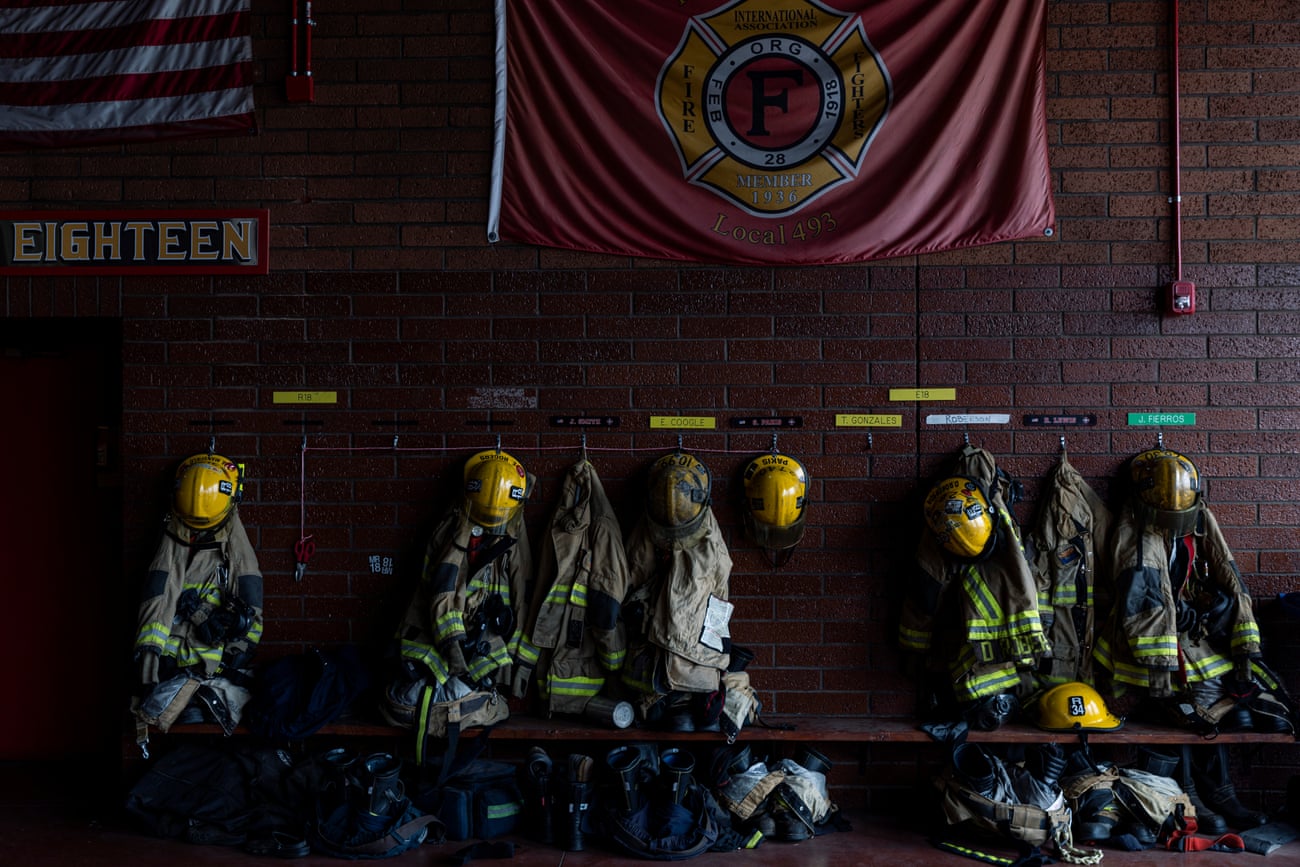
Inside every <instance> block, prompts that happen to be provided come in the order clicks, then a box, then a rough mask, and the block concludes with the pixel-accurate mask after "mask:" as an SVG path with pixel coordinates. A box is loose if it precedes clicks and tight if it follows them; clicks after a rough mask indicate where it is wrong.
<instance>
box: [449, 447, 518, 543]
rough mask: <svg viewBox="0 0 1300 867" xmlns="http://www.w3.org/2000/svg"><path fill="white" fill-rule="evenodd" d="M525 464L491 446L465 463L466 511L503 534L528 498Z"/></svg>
mask: <svg viewBox="0 0 1300 867" xmlns="http://www.w3.org/2000/svg"><path fill="white" fill-rule="evenodd" d="M528 493H529V491H528V473H527V472H526V471H525V470H524V465H523V464H521V463H519V461H517V460H515V459H514V458H513V457H511V456H510V455H509V454H508V453H506V452H503V451H500V450H499V449H488V450H486V451H481V452H479V453H478V454H476V455H473V456H471V457H470V459H469V460H467V461H466V462H465V512H466V513H467V514H468V515H469V519H470V520H471V521H473V522H474V523H475V524H478V525H479V526H480V527H482V528H483V529H485V530H488V531H491V532H496V533H504V532H505V525H506V524H508V523H509V522H510V519H511V518H513V517H515V515H517V514H519V510H520V509H522V508H523V507H524V501H525V500H527V499H528Z"/></svg>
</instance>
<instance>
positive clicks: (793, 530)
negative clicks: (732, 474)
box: [743, 453, 808, 551]
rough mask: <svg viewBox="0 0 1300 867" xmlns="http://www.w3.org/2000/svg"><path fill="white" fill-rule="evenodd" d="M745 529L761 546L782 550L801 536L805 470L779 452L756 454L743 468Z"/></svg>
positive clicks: (772, 549) (804, 504)
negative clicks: (757, 455)
mask: <svg viewBox="0 0 1300 867" xmlns="http://www.w3.org/2000/svg"><path fill="white" fill-rule="evenodd" d="M744 483H745V503H744V510H743V512H744V515H743V516H744V521H745V531H746V533H747V534H748V535H749V537H750V539H751V540H753V542H754V543H755V544H757V545H758V546H759V547H761V548H765V549H767V550H769V551H785V550H787V549H790V548H793V547H794V546H796V545H798V544H799V540H800V539H802V538H803V530H804V510H805V508H806V506H807V503H808V473H807V471H806V470H805V469H804V466H803V464H801V463H799V461H797V460H795V459H794V458H792V457H790V456H789V455H782V454H775V453H773V454H768V455H760V456H759V457H756V458H754V459H753V460H752V461H750V462H749V464H747V465H746V467H745V472H744Z"/></svg>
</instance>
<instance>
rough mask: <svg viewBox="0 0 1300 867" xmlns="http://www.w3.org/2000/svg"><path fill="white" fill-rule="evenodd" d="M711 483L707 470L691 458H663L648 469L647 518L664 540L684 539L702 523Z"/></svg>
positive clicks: (678, 453)
mask: <svg viewBox="0 0 1300 867" xmlns="http://www.w3.org/2000/svg"><path fill="white" fill-rule="evenodd" d="M712 483H713V479H712V476H711V475H710V473H709V470H708V467H706V466H704V464H702V463H700V462H699V461H698V460H696V458H695V457H694V456H693V455H688V454H684V453H682V452H676V453H674V454H671V455H664V456H663V457H662V458H660V459H659V460H657V461H655V462H654V466H652V467H651V468H650V478H649V485H648V490H647V491H646V514H647V516H648V517H649V518H650V520H651V522H652V523H653V524H654V525H655V527H656V529H657V530H658V531H659V532H660V533H662V534H663V535H664V536H665V537H667V538H673V539H683V538H686V537H687V536H689V535H691V534H692V533H694V532H695V531H696V530H697V529H699V527H700V525H701V524H703V523H704V516H705V514H706V513H707V512H708V511H709V503H710V496H711V495H710V490H711V488H712Z"/></svg>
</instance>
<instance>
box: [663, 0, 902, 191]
mask: <svg viewBox="0 0 1300 867" xmlns="http://www.w3.org/2000/svg"><path fill="white" fill-rule="evenodd" d="M814 85H815V86H814ZM658 99H659V117H660V120H661V121H662V122H663V125H664V127H665V128H666V129H667V130H668V133H669V135H671V136H672V139H673V143H674V145H675V146H676V148H677V154H678V157H679V158H680V160H681V164H682V174H683V176H684V177H685V178H686V180H687V181H688V182H689V183H692V184H695V185H697V186H700V187H704V188H707V189H711V190H713V191H714V192H716V193H717V194H718V195H720V196H722V197H723V198H725V199H728V200H730V201H732V202H734V203H735V204H736V205H737V206H739V207H740V208H742V209H743V210H745V211H746V212H748V213H750V214H752V215H754V216H757V217H774V216H779V215H782V214H792V213H795V212H797V211H798V210H800V209H801V208H803V207H804V206H805V205H807V204H809V203H810V202H812V201H814V200H815V199H817V198H818V196H820V195H821V194H822V193H824V192H826V191H827V190H830V189H832V188H834V187H836V186H838V185H839V184H842V183H845V182H847V181H850V180H852V179H853V178H855V177H856V176H857V174H858V172H859V170H860V169H861V166H862V160H863V156H864V155H865V154H866V152H867V147H868V146H869V145H870V143H871V140H872V138H873V137H874V136H875V134H876V132H877V131H878V130H879V129H880V126H881V124H882V123H884V120H885V115H886V113H887V112H888V109H889V105H890V103H891V102H892V99H893V93H892V86H891V83H890V80H889V74H888V72H887V71H886V69H885V65H884V62H883V61H882V60H881V58H880V55H879V54H877V52H876V50H875V49H874V48H873V47H872V46H871V43H870V41H869V40H868V38H867V34H866V32H865V30H864V28H863V25H862V21H861V19H860V18H858V17H857V16H855V15H846V14H843V13H840V12H837V11H834V10H831V9H828V8H826V7H825V6H822V5H821V4H820V3H816V2H810V0H740V2H737V3H732V4H728V5H727V6H725V7H724V8H722V9H720V10H717V11H715V12H712V13H710V14H708V15H700V16H696V17H694V18H692V19H691V20H690V22H689V23H688V25H687V27H686V31H685V32H684V33H683V35H682V41H681V42H680V43H679V46H678V49H677V52H676V53H675V54H673V55H672V56H671V57H670V58H669V59H668V62H667V63H666V64H665V65H664V68H663V70H662V71H661V72H660V75H659V85H658Z"/></svg>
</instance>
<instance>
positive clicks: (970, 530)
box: [924, 476, 997, 560]
mask: <svg viewBox="0 0 1300 867" xmlns="http://www.w3.org/2000/svg"><path fill="white" fill-rule="evenodd" d="M924 511H925V523H926V525H927V526H928V527H929V528H930V532H932V533H934V536H935V538H936V539H937V540H938V541H939V544H940V545H942V546H943V547H944V549H945V550H946V551H948V553H950V554H952V555H954V556H956V557H960V558H961V559H963V560H979V559H982V558H984V557H986V556H988V555H989V553H991V552H992V550H993V546H994V543H995V542H996V541H997V532H996V530H997V527H996V525H995V523H994V522H995V518H996V516H995V514H994V512H993V508H992V506H990V505H989V500H988V496H987V495H986V494H985V493H984V488H983V487H982V486H981V485H980V484H979V483H978V482H976V481H975V480H974V479H968V478H966V477H965V476H952V477H950V478H947V479H944V480H943V481H941V482H939V483H938V484H936V485H935V486H934V487H933V488H931V489H930V493H929V494H927V495H926V497H925V505H924Z"/></svg>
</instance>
